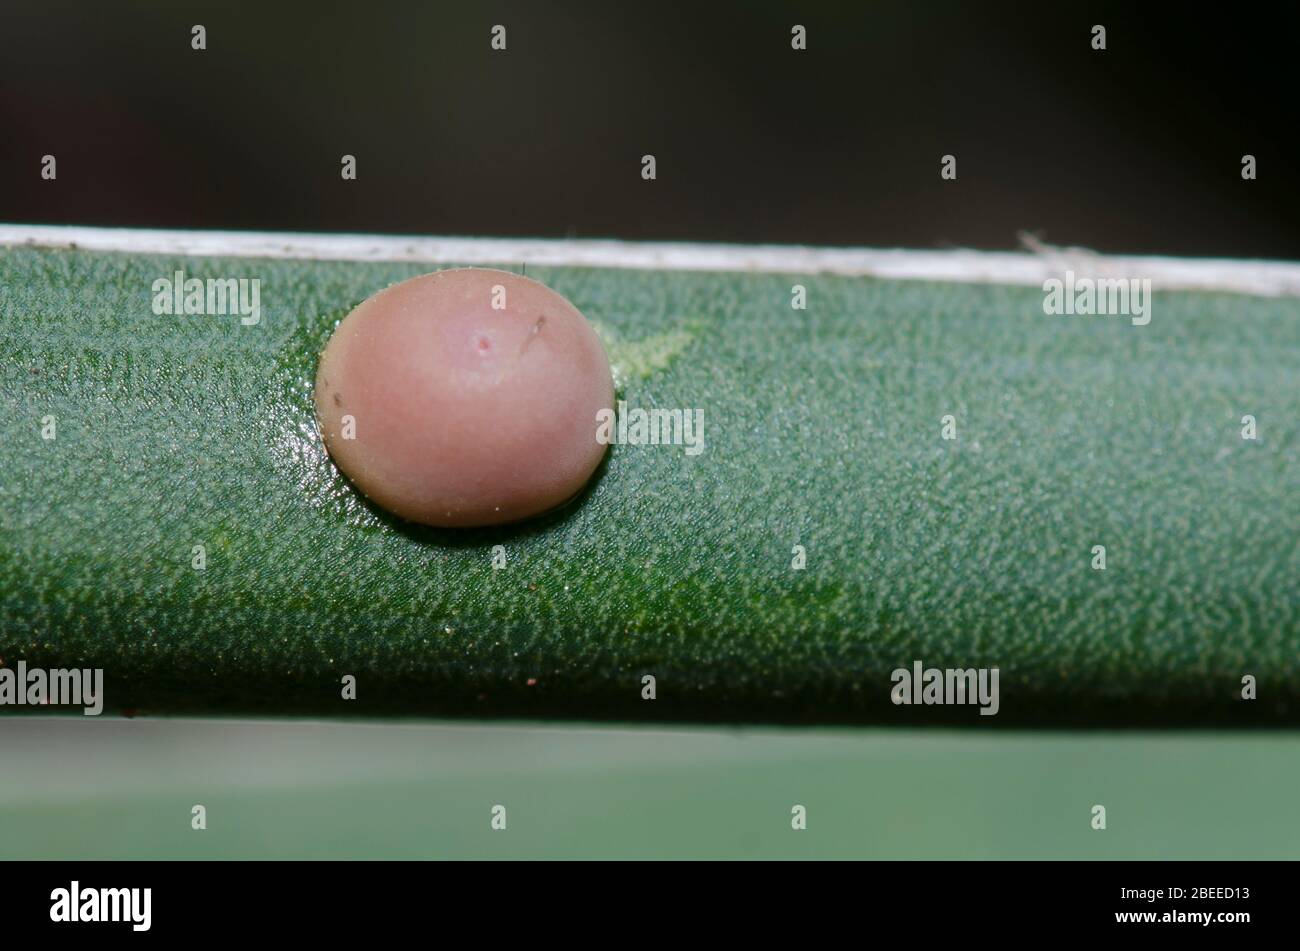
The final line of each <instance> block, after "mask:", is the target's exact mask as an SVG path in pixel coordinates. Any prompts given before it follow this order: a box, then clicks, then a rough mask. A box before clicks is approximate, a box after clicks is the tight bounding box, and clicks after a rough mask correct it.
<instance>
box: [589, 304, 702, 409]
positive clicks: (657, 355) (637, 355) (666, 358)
mask: <svg viewBox="0 0 1300 951" xmlns="http://www.w3.org/2000/svg"><path fill="white" fill-rule="evenodd" d="M591 325H592V327H593V328H594V329H595V331H596V335H597V336H598V337H600V342H601V343H603V344H604V345H605V350H606V351H607V352H608V353H609V363H610V370H611V371H612V372H613V374H614V389H616V390H618V391H620V392H621V391H622V390H623V389H624V387H626V386H627V384H628V383H630V382H631V381H632V380H644V379H646V378H648V377H650V376H651V375H653V374H655V373H658V372H659V371H660V370H666V369H667V368H668V366H669V364H671V363H672V362H673V360H675V359H676V358H677V357H678V355H679V354H681V353H682V351H684V350H685V349H686V348H687V347H689V346H690V345H691V342H692V341H694V340H695V333H696V331H697V330H698V328H699V324H698V322H696V321H691V322H689V323H688V324H687V326H686V327H684V328H682V329H678V330H670V331H667V332H665V333H660V334H651V335H650V336H648V337H643V338H641V339H640V340H624V339H621V338H620V337H619V335H618V332H617V331H615V330H614V328H612V327H610V326H609V325H607V324H602V323H600V322H599V321H595V320H593V321H591Z"/></svg>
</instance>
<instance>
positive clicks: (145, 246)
mask: <svg viewBox="0 0 1300 951" xmlns="http://www.w3.org/2000/svg"><path fill="white" fill-rule="evenodd" d="M15 245H34V246H39V247H51V248H72V247H76V248H84V249H88V250H92V251H123V252H134V253H153V254H181V255H187V256H196V257H209V256H211V257H221V256H233V257H251V258H257V257H267V258H304V259H318V260H333V261H418V262H422V263H426V264H504V265H509V264H514V263H518V264H525V263H526V264H531V265H536V266H543V267H545V266H561V265H570V266H582V267H611V268H633V269H640V270H655V271H659V270H668V271H751V272H763V273H778V274H822V273H825V274H841V275H849V276H862V277H880V278H895V279H900V280H925V281H960V282H968V283H991V284H1021V285H1037V286H1041V285H1042V283H1043V281H1045V280H1047V279H1048V278H1051V277H1061V276H1062V274H1063V272H1064V271H1065V270H1066V269H1070V270H1073V271H1074V272H1075V274H1076V275H1077V276H1079V277H1085V276H1086V277H1094V278H1097V277H1108V278H1139V279H1141V278H1147V279H1150V281H1151V283H1152V285H1153V286H1154V287H1156V288H1158V289H1162V290H1174V289H1177V290H1219V291H1235V292H1238V293H1243V294H1259V295H1265V296H1271V297H1278V296H1286V297H1300V264H1296V263H1291V262H1284V261H1247V260H1231V259H1225V258H1165V257H1125V256H1109V255H1098V254H1093V253H1092V252H1090V251H1086V250H1084V249H1080V248H1053V247H1048V246H1042V245H1035V249H1034V252H1033V253H1029V252H1016V251H966V250H954V251H908V250H901V249H899V250H870V249H860V248H851V249H850V248H843V249H841V248H808V247H799V246H796V245H763V244H756V245H739V244H687V243H683V242H648V241H611V240H591V239H581V240H579V239H569V240H548V239H529V238H423V237H409V238H407V237H400V236H394V235H362V234H293V233H289V232H285V233H277V232H253V231H248V232H244V231H164V230H153V229H136V228H87V227H75V226H74V227H65V226H59V225H3V224H0V247H6V246H15Z"/></svg>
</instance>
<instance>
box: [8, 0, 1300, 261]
mask: <svg viewBox="0 0 1300 951" xmlns="http://www.w3.org/2000/svg"><path fill="white" fill-rule="evenodd" d="M0 11H2V12H0V47H2V54H0V130H2V132H0V136H2V139H0V141H3V143H4V147H3V150H2V151H0V183H2V186H0V188H2V190H0V221H8V222H42V223H75V224H100V225H134V226H153V227H183V228H235V229H272V230H295V231H363V232H390V233H414V234H444V235H498V236H501V235H517V236H542V237H544V236H566V235H569V236H575V235H576V236H580V237H622V238H637V239H686V240H697V241H728V242H791V243H809V244H824V245H865V246H878V247H891V246H908V247H918V248H935V247H949V246H966V247H977V248H1009V247H1014V246H1015V245H1016V243H1017V233H1018V232H1020V231H1022V230H1023V231H1030V232H1035V233H1037V234H1038V236H1039V237H1040V238H1042V239H1043V240H1045V241H1048V242H1051V243H1056V244H1077V245H1083V246H1087V247H1092V248H1096V249H1098V250H1105V251H1114V252H1135V253H1163V254H1179V255H1230V256H1260V257H1275V258H1300V227H1298V226H1297V223H1298V222H1300V187H1297V179H1298V177H1300V152H1298V151H1297V144H1298V140H1300V136H1298V134H1297V128H1296V118H1297V110H1296V99H1297V92H1298V91H1300V82H1297V80H1296V78H1295V76H1296V73H1295V53H1294V45H1295V43H1296V41H1297V37H1300V5H1297V4H1294V3H1291V4H1287V5H1285V6H1283V5H1278V6H1277V7H1276V8H1272V7H1270V5H1267V4H1265V5H1256V4H1234V5H1226V6H1223V7H1220V8H1218V9H1211V8H1205V9H1204V10H1202V9H1201V8H1200V7H1199V6H1198V5H1187V4H1178V5H1173V4H1168V5H1165V4H1149V3H1141V4H1138V3H1132V2H1128V3H1117V4H1106V3H1074V2H1054V3H1050V4H1028V3H1026V4H1012V3H977V2H969V0H968V2H965V3H961V2H919V0H913V2H873V3H793V2H791V3H776V2H755V0H749V2H734V3H707V2H702V3H694V4H680V5H679V4H669V3H662V2H650V3H641V4H633V3H613V2H604V3H600V2H578V0H558V2H546V3H542V2H537V0H523V2H469V3H456V4H450V3H439V2H414V0H410V2H385V0H373V2H367V3H348V4H337V5H334V4H325V3H274V2H261V3H234V2H225V3H185V2H175V0H168V2H161V0H158V2H114V3H103V4H101V3H91V2H87V0H78V2H63V0H54V2H51V0H3V5H2V7H0ZM196 23H201V24H203V25H204V26H205V27H206V28H207V45H208V48H207V50H206V51H204V52H195V51H193V50H192V49H191V48H190V28H191V26H192V25H193V24H196ZM796 23H799V24H803V25H805V26H806V27H807V30H808V49H807V51H806V52H795V51H793V50H791V48H790V28H791V26H792V25H793V24H796ZM1098 23H1099V24H1103V25H1105V26H1106V29H1107V49H1106V50H1105V51H1104V52H1094V51H1093V50H1092V49H1091V47H1090V40H1091V28H1092V26H1093V24H1098ZM494 24H504V25H505V26H506V28H507V41H508V43H507V49H506V51H505V52H494V51H492V50H491V49H490V48H489V39H490V30H491V28H492V26H493V25H494ZM47 153H49V154H53V155H55V156H56V157H57V160H58V178H57V180H56V181H53V182H47V181H42V180H41V178H40V174H39V173H40V160H41V156H42V155H44V154H47ZM345 153H351V154H354V155H356V156H357V159H358V178H357V180H356V181H351V182H348V181H343V180H342V179H341V177H340V174H339V172H340V157H341V156H342V155H343V154H345ZM645 153H653V154H654V155H655V156H656V158H657V163H658V169H657V171H658V178H657V180H656V181H653V182H646V181H643V180H642V179H641V175H640V171H641V165H640V158H641V156H642V155H643V154H645ZM945 153H951V154H953V155H955V156H956V157H957V163H958V164H957V170H958V179H957V181H956V182H944V181H941V180H940V177H939V164H940V157H941V156H942V155H943V154H945ZM1245 153H1250V154H1253V155H1255V156H1256V158H1257V160H1258V176H1259V177H1258V180H1257V181H1253V182H1246V181H1243V180H1242V178H1241V156H1242V155H1243V154H1245Z"/></svg>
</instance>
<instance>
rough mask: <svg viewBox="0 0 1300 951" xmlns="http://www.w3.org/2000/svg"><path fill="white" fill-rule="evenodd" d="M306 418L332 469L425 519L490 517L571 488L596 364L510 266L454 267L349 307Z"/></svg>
mask: <svg viewBox="0 0 1300 951" xmlns="http://www.w3.org/2000/svg"><path fill="white" fill-rule="evenodd" d="M315 396H316V414H317V418H318V421H319V423H320V428H321V433H322V435H323V436H324V439H325V445H326V447H327V448H328V449H329V452H330V455H331V456H332V457H333V458H334V461H335V463H336V464H337V465H338V467H339V469H341V470H342V471H343V473H344V474H345V475H346V476H347V477H348V478H349V479H351V480H352V482H353V483H354V484H355V485H356V486H357V488H359V489H360V490H361V491H362V492H364V493H365V494H366V495H367V496H368V497H370V498H371V499H373V500H374V501H375V502H376V503H377V504H378V505H380V506H382V507H383V508H385V509H388V510H389V511H391V512H393V513H394V514H396V515H399V516H401V517H402V518H405V519H409V520H410V521H413V522H420V523H423V524H425V525H436V526H445V527H463V526H475V525H496V524H501V523H504V522H514V521H518V520H520V519H526V518H531V517H533V516H535V515H540V514H542V513H544V512H546V511H548V510H550V509H553V508H555V507H556V506H558V505H561V504H563V503H564V502H566V501H567V500H569V499H570V498H572V497H573V496H574V495H575V494H577V493H578V492H579V491H580V490H581V489H582V487H583V486H584V485H586V483H587V481H588V480H589V479H590V478H591V476H592V473H593V472H595V470H596V467H597V466H598V465H599V464H600V460H601V458H602V457H603V455H604V452H605V449H606V447H605V446H604V445H603V444H602V443H601V442H600V441H599V440H598V439H597V437H596V432H597V414H598V413H600V411H601V410H610V409H611V408H612V406H613V402H614V386H613V380H612V377H611V375H610V369H609V359H608V358H607V357H606V355H605V350H604V348H603V347H602V346H601V343H600V340H599V338H598V337H597V336H596V334H595V332H594V331H593V330H592V328H591V325H590V324H589V323H587V320H586V319H585V318H584V317H583V316H582V314H581V313H579V311H578V309H577V308H575V307H574V306H573V305H572V304H570V303H569V302H568V301H567V300H565V298H563V297H562V296H560V295H559V294H557V293H556V292H555V291H553V290H551V289H550V288H548V287H546V286H545V285H544V284H540V283H538V282H537V281H534V280H531V279H529V278H526V277H521V276H520V275H518V274H512V273H510V272H509V271H498V270H492V269H488V268H457V269H451V270H445V271H436V272H434V273H432V274H425V275H422V276H420V277H415V278H411V279H410V280H407V281H403V282H401V283H400V284H395V285H393V286H392V287H389V288H386V289H385V290H382V291H380V292H379V293H377V294H375V295H374V296H373V297H370V298H368V299H367V300H365V301H364V302H362V303H361V304H360V305H359V306H358V307H357V308H356V309H355V310H353V311H352V312H351V313H350V314H348V316H347V317H345V318H344V319H343V321H342V322H341V323H340V324H339V326H338V328H337V329H336V330H335V331H334V334H333V336H332V337H331V338H330V340H329V343H328V344H327V345H326V347H325V350H324V352H323V353H322V354H321V359H320V368H319V370H318V371H317V375H316V394H315Z"/></svg>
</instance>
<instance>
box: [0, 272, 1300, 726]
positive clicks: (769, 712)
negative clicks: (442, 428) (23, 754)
mask: <svg viewBox="0 0 1300 951" xmlns="http://www.w3.org/2000/svg"><path fill="white" fill-rule="evenodd" d="M178 269H183V270H184V271H185V273H186V275H187V276H191V277H201V278H207V277H222V278H227V277H248V278H257V279H259V280H260V281H261V306H262V318H261V321H260V323H258V324H257V325H255V326H244V325H241V323H240V320H239V318H238V317H237V316H170V315H161V316H160V315H155V314H154V313H153V312H152V310H151V307H150V301H151V297H152V295H151V285H152V283H153V281H154V280H156V279H158V278H162V277H171V276H172V274H173V272H174V271H175V270H178ZM427 269H428V268H427V267H421V266H420V265H412V264H397V263H339V262H320V261H283V260H253V259H244V260H239V259H196V258H178V257H166V256H148V255H125V254H110V253H89V252H81V251H59V250H40V249H35V248H20V249H13V250H7V251H5V252H3V255H2V256H0V286H3V288H4V292H3V298H0V409H2V410H3V417H2V421H0V599H2V600H0V657H3V658H4V659H5V661H6V663H8V664H11V665H12V663H13V662H14V661H16V660H18V659H22V660H25V661H26V662H27V663H28V664H29V665H31V666H45V667H67V666H78V667H103V668H104V669H105V677H106V689H105V693H106V695H107V703H108V705H109V707H110V708H113V709H117V708H142V709H144V710H146V711H150V712H200V711H202V712H272V713H315V714H331V715H340V716H347V715H375V714H415V715H472V716H478V717H483V716H488V717H497V716H541V717H577V718H625V719H643V720H649V721H659V720H668V719H704V720H716V719H722V720H737V721H809V720H816V721H840V722H859V721H875V722H883V723H905V724H908V725H916V724H919V723H927V722H936V721H940V720H942V721H944V722H956V723H966V724H972V725H982V726H988V725H991V724H992V723H994V722H996V723H997V724H999V725H1001V724H1010V723H1020V724H1025V723H1031V724H1041V723H1062V724H1075V723H1079V724H1096V723H1112V724H1122V723H1138V722H1145V723H1164V722H1168V723H1192V722H1211V723H1238V722H1247V721H1261V720H1263V721H1272V722H1283V721H1286V722H1295V721H1296V719H1297V715H1298V714H1300V619H1298V617H1300V612H1298V609H1300V571H1298V570H1297V567H1298V558H1300V554H1298V553H1300V547H1298V543H1297V532H1296V528H1297V526H1298V525H1300V477H1298V476H1297V472H1298V471H1300V469H1298V468H1297V465H1296V462H1297V459H1296V455H1297V441H1296V420H1297V418H1300V390H1298V389H1297V385H1296V379H1297V377H1296V372H1297V369H1296V368H1297V366H1300V303H1298V302H1297V301H1296V300H1294V299H1264V298H1252V297H1245V296H1238V295H1229V294H1213V293H1190V292H1182V293H1174V292H1167V293H1162V292H1160V290H1159V288H1157V290H1156V295H1155V298H1154V306H1153V313H1152V321H1151V323H1150V324H1149V325H1148V326H1145V327H1136V326H1133V325H1132V324H1131V323H1130V322H1129V321H1128V320H1127V319H1123V318H1098V317H1092V318H1084V317H1073V318H1067V317H1049V316H1045V315H1044V314H1043V307H1042V302H1043V294H1042V292H1041V291H1040V290H1038V289H1036V288H1012V287H1001V286H991V285H961V284H930V283H920V282H899V281H880V280H871V279H862V278H846V277H833V276H801V277H798V278H791V277H782V276H779V275H756V274H735V273H717V274H712V273H672V272H667V273H666V272H652V271H620V270H608V269H583V268H550V269H548V268H530V269H529V276H530V277H536V278H538V279H539V280H542V281H544V282H546V283H547V284H549V285H550V286H551V287H553V288H554V289H555V290H557V291H559V292H560V293H562V294H564V295H566V296H567V297H569V298H570V299H571V300H572V301H573V302H574V303H575V304H576V305H577V306H578V307H579V308H580V309H581V310H582V311H583V312H584V313H585V314H587V315H588V317H589V318H590V319H592V320H593V322H595V323H596V324H597V326H598V327H599V328H601V330H602V333H603V335H604V338H605V339H606V341H607V344H608V345H609V347H610V350H611V358H612V361H613V362H614V364H615V365H616V367H618V368H619V369H620V377H619V379H620V387H621V393H620V395H621V398H622V399H624V400H625V401H626V402H627V404H628V406H629V407H644V408H651V407H660V408H685V409H695V408H698V409H702V410H703V411H704V419H705V429H704V435H705V449H704V451H703V453H701V454H700V455H698V456H690V455H687V454H686V453H685V451H684V448H683V447H681V446H628V445H623V446H616V447H614V449H613V450H612V452H611V454H610V456H609V457H608V459H607V461H606V463H605V465H604V466H603V467H602V469H601V471H600V473H599V475H598V478H597V479H596V481H595V482H594V483H593V484H592V486H591V487H590V488H589V489H588V491H587V492H586V493H585V494H584V495H583V496H582V497H581V498H580V499H578V500H577V501H576V502H575V503H574V504H572V505H571V506H569V507H568V508H567V509H565V510H564V511H563V512H560V513H557V514H555V515H552V516H550V517H548V518H545V519H543V520H540V521H537V522H534V523H529V524H526V525H523V526H519V527H515V528H511V529H498V530H490V531H473V532H450V531H437V530H432V529H424V528H419V527H415V526H411V525H406V524H401V523H398V522H396V521H394V520H393V519H391V518H390V517H388V516H387V515H385V514H384V513H383V512H381V511H378V510H376V509H375V508H374V507H373V506H371V505H369V504H367V503H366V501H365V500H364V499H362V498H360V497H359V496H358V495H357V493H356V492H355V491H354V490H353V489H352V488H351V487H350V485H348V484H347V482H346V481H345V480H344V479H342V478H341V477H340V475H339V474H338V472H337V471H336V470H335V468H334V467H333V465H332V464H331V463H330V461H329V458H328V456H326V454H325V453H324V452H323V450H322V448H321V445H320V443H319V440H318V438H317V435H316V432H315V426H314V422H313V416H312V404H311V385H312V377H313V371H314V367H315V360H316V354H317V353H318V352H319V349H320V347H321V346H322V344H323V342H324V341H325V340H326V339H327V337H328V335H329V333H330V331H331V329H332V327H333V326H334V324H335V323H336V322H337V321H338V320H339V319H340V318H341V317H342V316H343V315H344V314H346V313H347V312H348V310H350V309H351V308H352V307H353V306H354V305H355V304H357V303H358V302H359V301H361V300H362V299H364V298H365V297H366V296H368V295H370V294H372V293H374V292H375V291H376V290H378V289H380V288H382V287H384V286H386V285H388V284H390V283H393V282H395V281H399V280H402V279H404V278H406V277H410V276H412V275H414V274H418V273H421V272H422V271H423V270H427ZM796 281H797V282H798V283H802V284H804V285H806V286H807V288H808V307H807V310H804V311H796V310H792V309H791V306H790V288H791V284H792V283H794V282H796ZM948 414H950V415H952V416H953V417H954V418H955V422H956V427H957V438H956V439H955V440H951V441H949V440H944V439H942V438H941V432H940V429H941V423H940V420H941V418H942V417H943V416H945V415H948ZM1245 414H1252V415H1254V416H1255V417H1256V418H1257V420H1258V426H1259V438H1258V439H1257V440H1254V441H1249V440H1244V439H1243V438H1242V435H1241V418H1242V416H1243V415H1245ZM47 416H53V417H55V418H56V421H57V436H56V438H55V439H53V440H46V439H43V438H42V435H41V420H42V418H44V417H47ZM498 544H499V545H503V546H504V548H505V551H506V555H507V564H506V567H505V568H503V569H500V570H497V569H494V568H493V567H492V546H494V545H498ZM196 545H202V546H204V550H205V553H206V567H205V568H204V570H195V569H194V568H193V567H192V552H193V550H194V546H196ZM795 545H801V546H804V548H805V549H806V553H807V567H806V568H805V569H803V570H793V569H792V568H791V563H792V558H793V548H794V546H795ZM1095 545H1104V546H1105V547H1106V552H1107V567H1106V569H1105V570H1104V571H1098V570H1094V569H1093V567H1092V549H1093V546H1095ZM918 660H919V661H922V662H923V663H924V664H925V665H926V666H933V667H962V668H970V667H998V668H999V670H1000V674H1001V682H1000V693H1001V709H1000V713H999V714H998V716H996V717H981V716H979V715H978V711H977V710H976V708H975V707H973V706H964V707H951V706H949V707H926V706H895V705H893V704H892V703H891V702H890V688H891V679H890V678H891V671H893V670H894V669H895V668H900V667H902V668H910V667H911V665H912V664H913V662H914V661H918ZM348 674H351V675H353V676H355V677H356V678H357V699H356V700H355V701H345V700H343V699H341V696H340V694H341V685H340V681H341V679H342V678H343V677H344V675H348ZM1246 674H1250V675H1252V676H1254V677H1256V678H1257V680H1258V696H1259V699H1258V700H1255V701H1243V700H1241V699H1239V697H1240V690H1241V687H1240V683H1241V678H1242V676H1243V675H1246ZM645 675H653V676H654V677H655V678H656V694H657V699H655V700H653V701H649V700H643V699H642V678H643V676H645ZM0 709H5V710H10V711H12V710H14V709H26V708H14V707H8V708H0Z"/></svg>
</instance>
